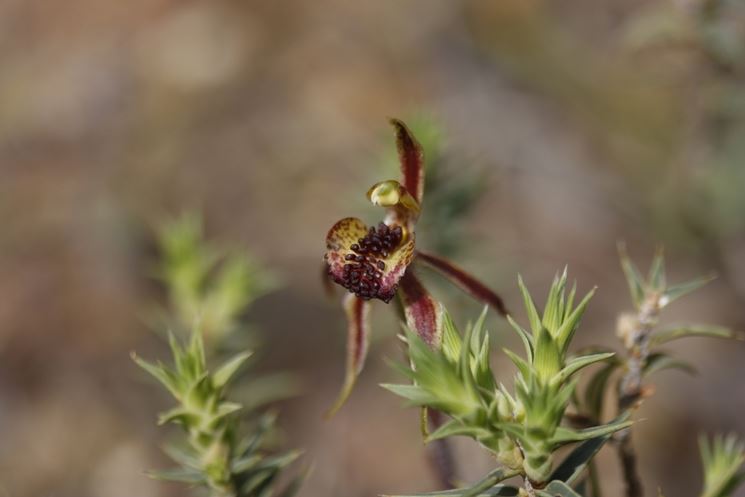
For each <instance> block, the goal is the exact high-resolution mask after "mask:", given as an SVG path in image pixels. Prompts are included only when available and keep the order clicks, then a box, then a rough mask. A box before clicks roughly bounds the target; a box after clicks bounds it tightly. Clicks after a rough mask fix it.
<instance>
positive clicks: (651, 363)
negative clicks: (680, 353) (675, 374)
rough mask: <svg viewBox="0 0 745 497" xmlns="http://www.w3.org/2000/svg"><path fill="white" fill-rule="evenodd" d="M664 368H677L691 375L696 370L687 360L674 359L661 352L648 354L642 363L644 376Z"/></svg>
mask: <svg viewBox="0 0 745 497" xmlns="http://www.w3.org/2000/svg"><path fill="white" fill-rule="evenodd" d="M665 369H678V370H680V371H683V372H685V373H688V374H692V375H695V374H696V372H697V371H696V368H695V367H693V366H692V365H691V364H689V363H688V362H686V361H683V360H680V359H674V358H672V357H670V356H669V355H667V354H665V353H662V352H656V353H654V354H650V355H649V357H648V358H647V361H646V363H645V365H644V370H643V372H644V375H645V376H649V375H651V374H652V373H656V372H658V371H664V370H665Z"/></svg>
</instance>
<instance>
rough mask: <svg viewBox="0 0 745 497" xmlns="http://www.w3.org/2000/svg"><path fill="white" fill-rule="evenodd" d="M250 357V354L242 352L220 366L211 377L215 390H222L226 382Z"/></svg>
mask: <svg viewBox="0 0 745 497" xmlns="http://www.w3.org/2000/svg"><path fill="white" fill-rule="evenodd" d="M249 357H251V352H242V353H240V354H237V355H235V356H233V357H232V358H231V359H229V360H228V361H227V362H226V363H225V364H223V365H222V366H220V367H219V368H218V369H217V371H215V373H214V375H213V376H212V383H213V384H214V385H215V387H216V388H222V387H224V386H225V385H227V383H228V381H230V379H231V378H232V377H233V375H234V374H235V373H236V372H237V371H238V369H239V368H240V367H241V366H242V365H243V363H244V362H246V360H247V359H248V358H249Z"/></svg>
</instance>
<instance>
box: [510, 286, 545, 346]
mask: <svg viewBox="0 0 745 497" xmlns="http://www.w3.org/2000/svg"><path fill="white" fill-rule="evenodd" d="M517 284H518V286H519V287H520V293H522V296H523V303H524V305H525V310H526V311H527V313H528V321H529V322H530V329H531V330H533V336H536V335H538V332H539V331H540V330H541V328H542V327H543V324H542V323H541V317H540V316H539V315H538V309H536V307H535V303H534V302H533V298H532V297H531V296H530V292H528V289H527V287H526V286H525V283H524V282H523V278H522V276H520V275H519V274H518V275H517ZM507 319H510V321H511V318H510V317H509V316H508V317H507ZM513 326H514V325H513Z"/></svg>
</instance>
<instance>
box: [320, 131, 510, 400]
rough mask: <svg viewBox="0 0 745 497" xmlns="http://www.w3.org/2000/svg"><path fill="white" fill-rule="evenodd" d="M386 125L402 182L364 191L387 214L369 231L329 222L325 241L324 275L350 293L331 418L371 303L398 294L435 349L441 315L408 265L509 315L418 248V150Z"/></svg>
mask: <svg viewBox="0 0 745 497" xmlns="http://www.w3.org/2000/svg"><path fill="white" fill-rule="evenodd" d="M391 124H392V125H393V127H394V129H395V132H396V143H397V147H398V155H399V161H400V163H401V181H396V180H387V181H382V182H379V183H376V184H375V185H373V186H372V187H371V188H370V189H369V190H368V192H367V198H368V199H369V200H370V202H372V203H373V205H376V206H380V207H384V208H385V209H386V216H385V218H384V220H383V221H382V222H380V223H379V224H378V225H377V226H373V227H369V228H368V227H367V226H366V225H365V223H364V222H362V221H361V220H360V219H358V218H355V217H347V218H344V219H342V220H340V221H338V222H337V223H336V224H334V226H333V227H332V228H331V229H330V230H329V232H328V235H327V236H326V254H325V262H326V271H327V273H328V277H329V278H330V279H331V280H332V281H334V282H335V283H337V284H339V285H341V286H342V287H344V288H345V289H346V290H347V291H348V292H349V293H348V294H347V295H346V296H345V298H344V309H345V311H346V314H347V319H348V331H347V333H348V335H347V372H346V379H345V382H344V386H343V388H342V391H341V393H340V395H339V397H338V399H337V401H336V403H335V404H334V406H333V407H332V408H331V410H330V412H329V414H333V413H334V412H336V411H337V410H338V409H339V408H340V407H341V406H342V405H343V404H344V402H345V401H346V399H347V397H348V396H349V394H350V393H351V391H352V388H353V387H354V383H355V381H356V379H357V376H358V375H359V374H360V372H361V371H362V368H363V366H364V362H365V357H366V355H367V348H368V342H369V334H370V327H369V324H368V317H369V313H370V306H371V303H372V300H375V299H377V300H381V301H383V302H385V303H388V302H390V301H391V300H392V299H393V298H394V297H396V296H398V298H399V300H400V302H401V304H402V308H403V310H404V314H405V318H406V324H407V325H408V327H409V328H410V329H411V330H414V331H415V332H416V333H417V334H418V335H419V337H420V338H422V340H423V341H424V342H425V343H426V344H427V345H429V346H430V347H433V348H439V346H440V343H441V337H442V312H443V311H442V309H441V305H440V304H439V303H438V302H436V301H435V300H434V299H433V298H432V297H431V296H430V295H429V293H428V292H427V291H426V289H425V288H424V286H423V285H422V284H421V282H420V281H419V279H418V278H417V276H416V275H415V274H414V272H413V271H412V269H411V267H412V265H416V264H424V265H426V266H429V267H430V268H432V269H435V270H436V271H438V272H440V273H442V274H443V275H444V276H446V277H447V278H448V279H450V280H451V281H452V282H454V283H455V284H456V285H457V286H459V287H460V288H461V289H462V290H464V291H465V292H467V293H469V294H470V295H471V296H473V297H474V298H476V299H478V300H481V301H483V302H485V303H486V304H488V305H489V306H491V307H492V308H494V309H495V310H496V311H497V312H499V313H500V314H501V315H502V316H506V315H507V311H506V309H505V306H504V303H503V302H502V299H501V298H500V297H499V296H498V295H497V294H496V293H494V292H493V291H491V290H490V289H489V288H488V287H487V286H486V285H484V284H483V283H481V282H480V281H478V280H477V279H476V278H475V277H473V276H471V275H469V274H468V273H466V272H465V271H464V270H463V269H461V268H459V267H458V266H456V265H455V264H453V263H452V262H450V261H448V260H446V259H443V258H441V257H439V256H436V255H432V254H427V253H425V252H422V251H421V250H419V249H418V248H417V247H416V222H417V219H418V218H419V216H420V214H421V206H422V197H423V195H424V153H423V151H422V148H421V146H420V145H419V143H418V142H417V141H416V139H415V138H414V136H413V135H412V133H411V131H409V129H408V128H407V127H406V125H405V124H404V123H403V122H401V121H399V120H398V119H391Z"/></svg>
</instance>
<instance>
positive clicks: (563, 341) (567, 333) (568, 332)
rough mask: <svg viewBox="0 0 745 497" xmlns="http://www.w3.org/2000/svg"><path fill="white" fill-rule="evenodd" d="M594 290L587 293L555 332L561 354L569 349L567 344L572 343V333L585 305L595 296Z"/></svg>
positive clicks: (583, 311) (585, 307)
mask: <svg viewBox="0 0 745 497" xmlns="http://www.w3.org/2000/svg"><path fill="white" fill-rule="evenodd" d="M596 289H597V287H595V288H593V289H592V290H590V291H589V292H587V295H585V298H583V299H582V301H581V302H580V303H579V304H578V305H577V308H576V309H574V310H573V311H572V312H571V314H569V317H567V318H566V320H564V323H563V324H562V325H561V327H560V328H559V329H558V330H557V331H556V341H557V344H558V346H559V350H561V351H562V352H565V351H566V350H567V349H568V348H569V344H570V343H571V341H572V337H573V336H574V332H575V331H577V327H578V326H579V322H580V320H581V319H582V316H583V315H584V313H585V310H586V309H587V304H588V303H589V302H590V299H591V298H592V296H593V295H595V290H596Z"/></svg>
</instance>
